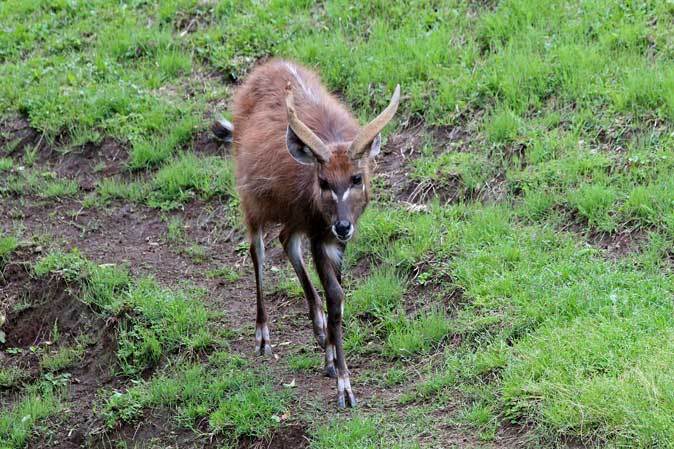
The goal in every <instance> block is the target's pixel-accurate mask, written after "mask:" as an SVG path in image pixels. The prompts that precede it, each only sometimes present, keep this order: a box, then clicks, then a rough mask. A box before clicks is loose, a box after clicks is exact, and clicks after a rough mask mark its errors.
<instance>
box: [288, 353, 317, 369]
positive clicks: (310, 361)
mask: <svg viewBox="0 0 674 449" xmlns="http://www.w3.org/2000/svg"><path fill="white" fill-rule="evenodd" d="M288 366H289V367H290V369H292V370H293V371H316V370H318V369H320V368H321V367H322V366H323V357H321V355H320V354H294V355H291V356H290V357H288Z"/></svg>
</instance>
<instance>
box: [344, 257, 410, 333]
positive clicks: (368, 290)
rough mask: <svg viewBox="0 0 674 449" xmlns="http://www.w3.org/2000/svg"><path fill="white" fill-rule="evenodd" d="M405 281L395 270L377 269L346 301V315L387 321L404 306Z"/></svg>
mask: <svg viewBox="0 0 674 449" xmlns="http://www.w3.org/2000/svg"><path fill="white" fill-rule="evenodd" d="M405 284H406V282H405V280H404V279H403V278H402V276H400V274H398V273H397V272H396V271H395V270H393V269H391V268H388V267H385V268H378V269H376V270H375V271H374V272H373V273H372V274H370V276H368V277H367V278H365V280H364V281H363V282H361V283H360V284H359V285H358V286H357V287H356V288H355V290H353V292H352V293H351V296H350V298H349V299H348V301H346V305H347V308H346V314H347V315H353V316H370V317H373V318H376V319H379V320H385V319H386V318H387V317H388V316H390V314H391V313H392V312H393V311H395V310H396V309H398V308H399V307H400V306H401V304H402V297H403V294H404V293H405Z"/></svg>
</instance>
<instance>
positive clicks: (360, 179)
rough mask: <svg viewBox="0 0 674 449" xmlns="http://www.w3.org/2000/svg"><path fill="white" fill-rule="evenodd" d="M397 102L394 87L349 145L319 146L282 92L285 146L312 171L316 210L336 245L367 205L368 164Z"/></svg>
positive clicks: (290, 98)
mask: <svg viewBox="0 0 674 449" xmlns="http://www.w3.org/2000/svg"><path fill="white" fill-rule="evenodd" d="M399 102H400V86H399V85H398V86H396V88H395V92H394V93H393V96H392V97H391V101H390V103H389V105H388V106H387V107H386V109H384V110H383V111H382V112H381V114H379V115H378V116H377V117H376V118H375V119H374V120H372V121H371V122H370V123H368V124H367V125H366V126H364V127H363V128H361V130H360V131H359V133H358V134H357V136H356V138H355V139H353V140H352V141H350V142H337V143H328V144H326V143H325V142H323V141H322V140H321V139H320V138H319V137H318V136H317V135H316V134H315V133H314V132H313V131H312V130H311V129H309V127H308V126H307V125H305V124H304V123H303V122H302V121H300V119H299V118H298V117H297V113H296V110H295V104H294V102H293V94H292V90H291V89H290V88H288V89H287V90H286V107H287V110H288V129H287V132H286V145H287V147H288V152H290V155H291V156H292V157H293V158H294V159H295V160H296V161H298V162H299V163H301V164H309V165H313V166H315V168H316V176H315V183H314V184H315V189H316V197H317V201H316V207H317V209H318V210H319V211H320V213H321V214H322V215H323V217H324V219H325V221H326V223H329V224H330V226H331V231H332V234H333V235H334V236H335V238H336V239H337V240H339V241H340V242H343V243H344V242H347V241H349V240H350V239H351V237H352V236H353V234H354V231H355V225H356V222H357V221H358V218H359V217H360V215H361V214H362V213H363V210H365V207H366V206H367V203H368V201H369V188H370V172H369V167H370V161H371V160H372V159H374V158H375V157H376V156H377V154H379V151H380V150H381V134H380V132H381V130H382V129H383V128H384V126H386V124H387V123H388V122H389V121H391V119H392V118H393V116H394V114H395V113H396V110H397V109H398V104H399Z"/></svg>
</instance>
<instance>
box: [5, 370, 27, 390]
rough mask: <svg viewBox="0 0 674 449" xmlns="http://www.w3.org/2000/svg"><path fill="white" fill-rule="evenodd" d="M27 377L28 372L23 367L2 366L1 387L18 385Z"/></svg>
mask: <svg viewBox="0 0 674 449" xmlns="http://www.w3.org/2000/svg"><path fill="white" fill-rule="evenodd" d="M27 377H28V373H26V372H25V371H24V370H22V369H21V368H17V367H13V366H10V367H7V368H2V369H0V388H11V387H17V386H19V384H20V383H21V382H22V381H23V380H24V379H26V378H27Z"/></svg>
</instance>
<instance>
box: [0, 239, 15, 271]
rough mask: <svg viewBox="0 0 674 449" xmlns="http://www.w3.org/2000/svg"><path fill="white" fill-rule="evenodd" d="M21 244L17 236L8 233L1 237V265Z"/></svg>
mask: <svg viewBox="0 0 674 449" xmlns="http://www.w3.org/2000/svg"><path fill="white" fill-rule="evenodd" d="M18 246H19V241H18V240H17V239H16V237H14V236H11V235H8V236H3V237H0V266H4V264H5V262H6V261H7V260H8V259H9V256H10V255H11V254H12V253H13V252H14V250H15V249H16V248H17V247H18Z"/></svg>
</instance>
